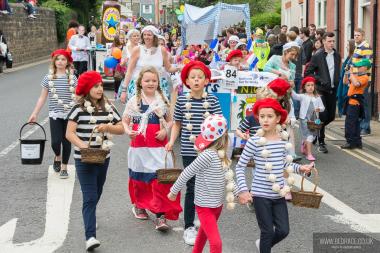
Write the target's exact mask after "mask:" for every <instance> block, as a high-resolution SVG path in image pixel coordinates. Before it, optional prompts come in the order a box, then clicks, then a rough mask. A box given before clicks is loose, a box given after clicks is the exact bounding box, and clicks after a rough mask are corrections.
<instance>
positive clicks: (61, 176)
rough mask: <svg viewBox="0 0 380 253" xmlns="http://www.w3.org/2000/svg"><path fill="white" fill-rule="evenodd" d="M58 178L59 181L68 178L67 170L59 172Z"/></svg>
mask: <svg viewBox="0 0 380 253" xmlns="http://www.w3.org/2000/svg"><path fill="white" fill-rule="evenodd" d="M59 178H60V179H66V178H69V173H67V170H61V172H60V173H59Z"/></svg>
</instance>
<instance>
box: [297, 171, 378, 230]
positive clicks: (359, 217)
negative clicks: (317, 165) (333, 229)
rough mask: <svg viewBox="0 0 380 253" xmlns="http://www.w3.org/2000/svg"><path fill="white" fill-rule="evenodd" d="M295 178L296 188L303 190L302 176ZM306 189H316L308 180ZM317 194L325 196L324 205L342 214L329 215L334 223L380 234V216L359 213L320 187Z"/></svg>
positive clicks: (305, 185) (305, 183)
mask: <svg viewBox="0 0 380 253" xmlns="http://www.w3.org/2000/svg"><path fill="white" fill-rule="evenodd" d="M294 178H295V179H296V182H295V186H297V187H298V188H301V176H299V175H294ZM304 189H305V190H306V191H311V190H313V189H314V184H312V183H311V182H310V181H308V180H304ZM317 192H319V193H321V194H323V198H322V202H323V203H325V204H326V205H328V206H330V207H331V208H333V209H334V210H336V211H338V212H339V213H341V214H338V215H327V216H328V217H329V218H330V219H332V220H333V221H335V222H338V223H343V224H348V225H350V226H351V228H352V229H353V230H355V231H358V232H361V233H367V232H369V233H380V214H361V213H358V212H357V211H355V210H354V209H352V208H351V207H349V206H348V205H346V204H345V203H343V202H342V201H340V200H339V199H337V198H335V197H334V196H333V195H331V194H330V193H328V192H326V191H325V190H323V189H321V188H320V187H317Z"/></svg>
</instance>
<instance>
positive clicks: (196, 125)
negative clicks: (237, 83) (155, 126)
mask: <svg viewBox="0 0 380 253" xmlns="http://www.w3.org/2000/svg"><path fill="white" fill-rule="evenodd" d="M205 101H207V102H208V103H209V104H210V106H209V107H208V108H207V111H208V112H209V113H210V114H222V110H221V109H220V104H219V100H218V98H217V97H215V96H214V95H210V94H208V95H207V98H202V99H195V98H191V99H190V100H189V102H190V103H191V109H190V110H187V109H186V106H185V105H186V103H187V102H188V101H187V98H186V96H185V95H181V96H179V97H178V98H177V102H176V104H175V109H174V120H175V121H179V122H181V155H183V156H197V155H198V154H197V151H195V149H194V143H192V142H191V141H190V140H189V137H190V135H191V134H193V135H195V136H198V135H199V134H200V133H201V125H202V123H203V121H204V119H205V118H204V117H203V114H204V113H205V112H206V109H205V108H203V103H204V102H205ZM187 112H189V113H191V115H192V116H191V119H189V120H188V119H186V117H185V113H187ZM187 124H192V125H193V129H192V131H189V130H188V129H187V128H186V125H187Z"/></svg>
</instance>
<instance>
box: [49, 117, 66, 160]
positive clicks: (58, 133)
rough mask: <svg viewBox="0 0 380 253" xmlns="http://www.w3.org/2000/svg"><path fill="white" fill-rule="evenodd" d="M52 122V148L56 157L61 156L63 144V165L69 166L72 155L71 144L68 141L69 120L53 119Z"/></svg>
mask: <svg viewBox="0 0 380 253" xmlns="http://www.w3.org/2000/svg"><path fill="white" fill-rule="evenodd" d="M49 120H50V134H51V147H52V149H53V151H54V154H55V155H56V156H60V155H61V144H62V164H68V162H69V159H70V153H71V143H70V142H69V141H68V140H67V139H66V137H65V136H66V128H67V122H68V120H64V119H59V118H57V119H53V118H49Z"/></svg>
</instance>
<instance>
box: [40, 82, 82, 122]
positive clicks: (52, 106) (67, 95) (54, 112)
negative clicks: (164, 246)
mask: <svg viewBox="0 0 380 253" xmlns="http://www.w3.org/2000/svg"><path fill="white" fill-rule="evenodd" d="M73 80H74V85H72V86H73V87H76V86H77V82H78V80H77V78H76V77H75V76H74V77H73ZM49 81H50V80H49V78H48V75H45V77H44V79H43V80H42V82H41V86H42V87H44V88H45V89H47V90H48V92H49V117H51V118H61V119H66V117H67V114H68V113H69V112H70V109H69V110H65V109H64V107H63V105H64V104H66V105H69V106H70V102H71V101H73V99H72V98H71V94H72V92H71V91H70V86H71V85H70V84H69V79H68V77H67V75H63V76H59V77H57V78H55V79H53V80H52V81H53V82H54V88H55V89H56V94H57V95H58V99H62V101H63V104H58V100H57V99H55V98H53V95H54V94H53V93H52V92H51V89H50V88H49Z"/></svg>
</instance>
